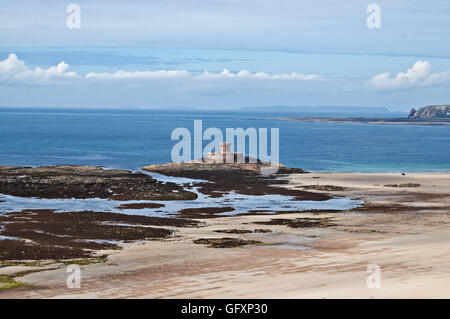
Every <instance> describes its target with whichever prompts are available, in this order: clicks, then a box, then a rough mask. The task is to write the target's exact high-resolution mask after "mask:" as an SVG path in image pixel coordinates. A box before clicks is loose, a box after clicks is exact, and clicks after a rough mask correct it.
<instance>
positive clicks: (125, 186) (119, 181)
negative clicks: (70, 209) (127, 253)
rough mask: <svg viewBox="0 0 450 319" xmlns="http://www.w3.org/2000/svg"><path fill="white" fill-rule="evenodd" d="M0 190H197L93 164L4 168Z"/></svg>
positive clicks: (169, 195) (129, 193)
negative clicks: (185, 188) (93, 165)
mask: <svg viewBox="0 0 450 319" xmlns="http://www.w3.org/2000/svg"><path fill="white" fill-rule="evenodd" d="M0 193H2V194H6V195H13V196H21V197H40V198H107V199H114V200H190V199H195V198H197V195H196V194H195V193H193V192H189V191H186V190H184V189H183V188H182V187H181V186H179V185H176V184H174V183H166V184H163V183H161V182H158V181H156V180H155V179H153V178H151V177H150V176H148V175H146V174H144V173H133V172H130V171H126V170H116V169H103V168H100V167H92V166H70V165H65V166H49V167H36V168H31V167H10V166H2V167H0Z"/></svg>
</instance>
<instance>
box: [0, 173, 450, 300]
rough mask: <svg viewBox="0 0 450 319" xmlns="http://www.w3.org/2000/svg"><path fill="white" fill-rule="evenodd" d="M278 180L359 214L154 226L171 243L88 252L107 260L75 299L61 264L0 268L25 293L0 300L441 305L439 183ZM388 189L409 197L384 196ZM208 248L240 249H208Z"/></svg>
mask: <svg viewBox="0 0 450 319" xmlns="http://www.w3.org/2000/svg"><path fill="white" fill-rule="evenodd" d="M287 181H288V183H282V184H278V185H277V186H276V187H283V188H286V189H291V190H302V189H303V188H304V187H305V186H307V187H306V188H307V189H308V192H314V193H317V194H323V195H326V196H329V195H335V196H336V195H337V196H348V195H350V196H353V197H357V198H360V199H362V200H364V201H365V203H366V205H365V207H363V208H359V209H355V210H352V211H345V212H333V211H329V212H317V211H311V212H301V213H298V212H297V213H296V212H290V213H286V212H285V213H283V214H278V215H266V214H256V213H255V214H247V215H240V216H232V217H217V216H215V218H207V216H206V218H205V216H201V217H203V218H199V216H197V218H199V219H198V221H199V222H201V223H202V225H201V227H171V226H164V228H165V229H168V230H170V231H173V233H174V235H173V236H170V237H167V238H164V239H157V240H143V241H135V242H132V243H123V244H122V246H123V249H122V250H103V251H99V252H98V254H99V255H105V254H106V255H108V257H107V260H106V261H104V262H99V263H93V264H89V265H83V266H82V275H83V277H82V287H81V288H80V289H69V288H67V287H66V278H67V273H66V268H65V267H66V264H64V263H56V262H54V263H50V264H45V265H40V266H36V265H29V266H24V265H14V266H9V267H2V268H0V275H13V274H17V273H19V274H21V276H16V277H15V279H16V280H19V281H22V282H25V283H27V284H28V285H25V286H22V287H19V288H14V289H9V290H3V291H0V298H6V297H15V298H69V297H75V298H119V297H120V298H333V297H334V298H419V297H421V298H450V288H449V287H450V227H449V226H450V174H449V173H430V174H428V173H427V174H406V176H402V175H401V174H335V173H309V174H291V175H289V176H288V177H287ZM394 184H396V185H400V184H404V185H406V184H420V186H417V185H416V186H414V187H398V186H384V185H394ZM311 185H313V186H315V187H316V188H317V189H314V187H311ZM324 185H327V186H328V187H325V188H322V187H320V186H324ZM317 186H319V187H317ZM321 189H322V190H321ZM324 189H326V190H324ZM205 213H206V212H205ZM205 215H207V214H205ZM194 219H195V218H194ZM257 229H264V232H262V231H257ZM218 231H219V232H218ZM224 238H231V239H234V241H233V240H231V241H230V240H229V239H225V240H224ZM205 239H206V241H205ZM208 239H209V240H210V239H217V240H216V242H217V243H219V246H222V245H220V243H223V242H229V243H233V242H235V243H241V244H242V243H243V242H242V241H247V242H246V243H247V244H246V245H238V247H236V246H234V245H231V246H227V245H225V248H211V247H209V246H211V245H210V243H211V241H207V240H208ZM369 264H377V265H379V267H380V268H381V288H379V289H377V288H374V289H370V288H368V287H367V285H366V280H367V277H368V275H369V274H368V273H367V267H368V265H369ZM44 268H50V270H47V271H42V270H43V269H44ZM35 270H40V271H38V272H32V271H35ZM24 271H25V273H23V272H24Z"/></svg>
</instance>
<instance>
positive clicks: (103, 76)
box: [0, 53, 324, 85]
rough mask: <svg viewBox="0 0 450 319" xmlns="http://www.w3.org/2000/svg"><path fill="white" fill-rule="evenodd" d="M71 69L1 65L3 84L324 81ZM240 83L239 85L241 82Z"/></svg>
mask: <svg viewBox="0 0 450 319" xmlns="http://www.w3.org/2000/svg"><path fill="white" fill-rule="evenodd" d="M68 70H69V65H68V64H67V63H65V62H61V63H59V64H58V65H56V66H51V67H49V68H47V69H43V68H40V67H36V68H35V69H31V68H29V67H28V66H27V65H26V64H25V62H24V61H22V60H20V59H19V58H18V57H17V55H15V54H14V53H11V54H9V56H8V58H6V59H5V60H3V61H0V80H3V81H15V82H20V83H27V84H48V83H57V82H56V81H57V80H62V79H78V80H79V81H83V80H95V81H100V82H105V83H107V82H109V81H132V80H137V81H144V80H163V79H167V80H177V79H180V80H188V81H187V82H186V84H195V83H199V82H202V83H204V82H205V81H207V83H217V84H218V85H220V84H221V83H222V81H224V80H229V81H227V82H230V81H231V82H230V83H233V82H234V81H235V80H244V81H258V82H259V81H261V80H264V81H266V82H279V81H317V80H323V79H324V78H323V77H322V76H321V75H317V74H301V73H295V72H292V73H280V74H269V73H265V72H250V71H247V70H242V71H238V72H230V71H229V70H227V69H225V70H223V71H222V72H216V73H214V72H208V71H204V72H203V73H191V72H189V71H186V70H157V71H124V70H119V71H116V72H112V73H108V72H100V73H97V72H90V73H87V74H86V75H84V76H83V75H78V74H77V73H76V72H69V71H68ZM239 82H240V81H239Z"/></svg>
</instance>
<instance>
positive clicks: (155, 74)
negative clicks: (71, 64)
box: [86, 70, 190, 80]
mask: <svg viewBox="0 0 450 319" xmlns="http://www.w3.org/2000/svg"><path fill="white" fill-rule="evenodd" d="M189 75H190V73H189V72H187V71H183V70H160V71H122V70H120V71H117V72H115V73H107V72H103V73H95V72H91V73H88V74H86V78H88V79H101V80H111V79H156V78H175V77H185V76H189Z"/></svg>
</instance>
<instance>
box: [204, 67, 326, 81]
mask: <svg viewBox="0 0 450 319" xmlns="http://www.w3.org/2000/svg"><path fill="white" fill-rule="evenodd" d="M201 77H205V78H247V79H266V80H300V81H308V80H321V79H323V77H322V76H321V75H317V74H301V73H295V72H292V73H281V74H269V73H265V72H256V73H252V72H250V71H247V70H242V71H239V72H236V73H233V72H230V71H229V70H227V69H224V70H223V71H222V72H220V73H210V72H208V71H205V72H204V73H203V74H202V75H201Z"/></svg>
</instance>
